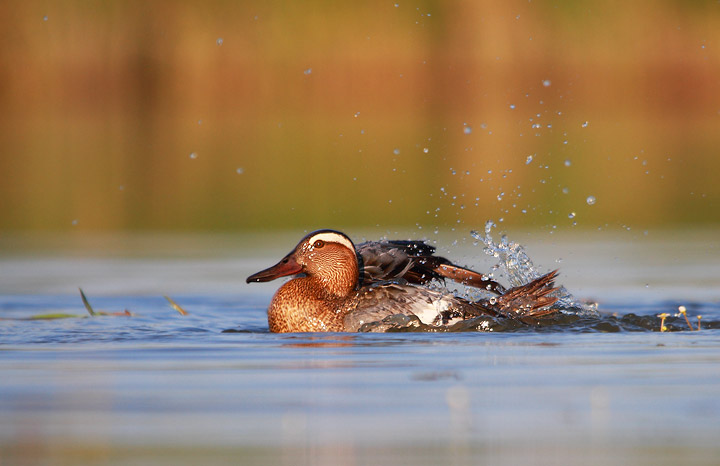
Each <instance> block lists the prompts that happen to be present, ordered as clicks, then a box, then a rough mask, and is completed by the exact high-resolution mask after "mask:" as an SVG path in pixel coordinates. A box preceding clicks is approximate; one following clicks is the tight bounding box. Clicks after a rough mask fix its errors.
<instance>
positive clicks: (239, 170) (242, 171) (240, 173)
mask: <svg viewBox="0 0 720 466" xmlns="http://www.w3.org/2000/svg"><path fill="white" fill-rule="evenodd" d="M235 173H237V174H238V175H242V174H243V173H245V170H243V169H242V168H241V167H237V168H236V169H235Z"/></svg>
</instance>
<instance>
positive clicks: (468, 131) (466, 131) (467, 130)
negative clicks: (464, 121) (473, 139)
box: [463, 125, 472, 134]
mask: <svg viewBox="0 0 720 466" xmlns="http://www.w3.org/2000/svg"><path fill="white" fill-rule="evenodd" d="M463 133H465V134H471V133H472V128H471V127H470V126H467V125H466V126H465V127H464V128H463Z"/></svg>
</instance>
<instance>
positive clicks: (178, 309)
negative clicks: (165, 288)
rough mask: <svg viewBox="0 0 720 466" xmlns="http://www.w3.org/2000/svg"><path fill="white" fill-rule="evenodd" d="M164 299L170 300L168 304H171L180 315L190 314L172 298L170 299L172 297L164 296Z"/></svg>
mask: <svg viewBox="0 0 720 466" xmlns="http://www.w3.org/2000/svg"><path fill="white" fill-rule="evenodd" d="M164 298H165V299H167V300H168V302H169V303H170V306H172V308H173V309H175V310H176V311H178V312H179V313H180V315H183V316H186V315H188V312H187V311H186V310H185V309H183V308H181V307H180V305H179V304H178V303H176V302H175V301H173V300H172V298H170V296H164Z"/></svg>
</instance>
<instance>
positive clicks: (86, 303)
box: [78, 288, 96, 316]
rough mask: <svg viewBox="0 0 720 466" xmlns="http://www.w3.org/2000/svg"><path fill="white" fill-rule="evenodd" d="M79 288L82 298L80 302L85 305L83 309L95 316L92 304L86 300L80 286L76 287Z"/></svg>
mask: <svg viewBox="0 0 720 466" xmlns="http://www.w3.org/2000/svg"><path fill="white" fill-rule="evenodd" d="M78 290H80V297H81V298H82V302H83V304H84V305H85V309H87V311H88V312H89V313H90V315H91V316H95V315H96V314H95V311H94V310H93V308H92V306H91V305H90V303H89V302H88V300H87V298H86V297H85V293H83V290H82V288H78Z"/></svg>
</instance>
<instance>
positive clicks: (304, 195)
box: [0, 0, 720, 231]
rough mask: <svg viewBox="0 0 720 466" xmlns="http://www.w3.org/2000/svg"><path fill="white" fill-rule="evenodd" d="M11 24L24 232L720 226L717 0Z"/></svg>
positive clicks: (282, 6)
mask: <svg viewBox="0 0 720 466" xmlns="http://www.w3.org/2000/svg"><path fill="white" fill-rule="evenodd" d="M0 18H2V19H0V22H1V24H2V32H1V33H0V34H1V36H2V41H1V42H0V106H1V108H2V111H1V112H0V148H1V149H2V155H1V156H0V212H1V215H0V228H2V229H3V230H6V231H9V230H47V231H56V230H78V231H84V230H258V229H265V228H316V227H328V226H329V227H354V226H357V227H361V226H362V227H365V226H367V227H375V226H380V227H385V226H386V225H393V226H406V227H412V228H415V226H416V225H419V226H422V227H423V228H424V229H430V230H431V231H432V229H434V228H440V229H441V230H446V229H449V228H451V227H454V226H458V225H461V226H462V228H463V229H464V230H465V229H469V228H477V227H478V226H482V224H483V223H484V222H485V220H487V219H490V218H492V219H495V220H499V219H500V218H502V219H503V221H504V225H507V226H510V225H517V226H522V227H535V228H543V229H552V228H553V227H554V226H556V227H557V228H558V229H563V228H567V227H570V226H571V225H572V223H573V222H577V227H576V228H592V229H595V228H598V227H600V228H608V229H612V228H623V227H632V228H634V227H639V228H648V227H654V226H663V227H664V226H671V227H689V226H698V225H708V224H715V223H717V222H719V221H720V182H718V173H719V171H720V153H719V152H720V151H719V149H720V3H718V2H716V1H706V2H701V1H694V2H689V1H637V2H622V1H606V2H596V1H592V2H591V1H573V2H570V1H558V2H549V1H527V0H519V1H508V2H496V1H464V2H440V1H422V2H415V1H413V2H411V1H405V0H397V2H395V1H393V0H390V1H368V2H334V1H302V2H296V1H287V2H252V1H248V2H231V1H205V2H187V1H107V2H100V1H97V2H94V1H64V2H41V1H27V2H24V1H10V2H8V1H5V2H2V4H0ZM466 128H467V129H466ZM191 154H193V155H191ZM528 156H532V161H530V162H529V163H527V162H528ZM566 160H567V161H568V163H569V166H567V164H566ZM563 190H565V192H564V191H563ZM588 196H594V197H595V198H596V203H595V204H594V205H588V203H587V202H586V198H587V197H588ZM572 212H575V214H576V215H575V217H574V218H569V216H570V215H571V213H572Z"/></svg>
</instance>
